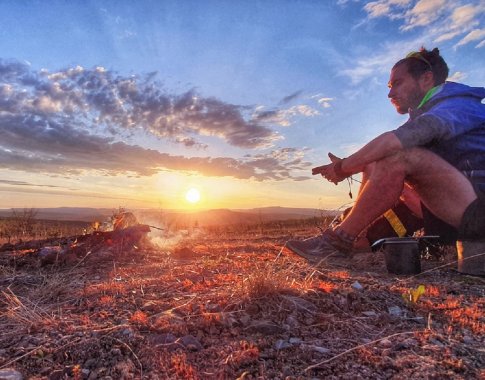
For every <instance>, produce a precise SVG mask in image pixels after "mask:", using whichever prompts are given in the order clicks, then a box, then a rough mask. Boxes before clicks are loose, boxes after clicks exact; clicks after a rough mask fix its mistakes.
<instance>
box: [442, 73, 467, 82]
mask: <svg viewBox="0 0 485 380" xmlns="http://www.w3.org/2000/svg"><path fill="white" fill-rule="evenodd" d="M467 76H468V75H467V74H465V73H462V72H460V71H456V72H455V73H453V75H451V76H449V77H448V78H447V80H448V81H451V82H462V81H463V80H464V79H466V77H467Z"/></svg>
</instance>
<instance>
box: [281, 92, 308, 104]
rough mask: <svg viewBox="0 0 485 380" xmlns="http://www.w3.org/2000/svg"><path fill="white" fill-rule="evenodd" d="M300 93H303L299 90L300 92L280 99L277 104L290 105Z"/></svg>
mask: <svg viewBox="0 0 485 380" xmlns="http://www.w3.org/2000/svg"><path fill="white" fill-rule="evenodd" d="M302 92H303V91H301V90H300V91H297V92H295V93H293V94H291V95H288V96H285V97H284V98H283V99H281V101H280V103H279V104H281V105H283V104H288V103H290V102H291V101H293V100H295V99H297V98H298V97H299V96H300V95H301V93H302Z"/></svg>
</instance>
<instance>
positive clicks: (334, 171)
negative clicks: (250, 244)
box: [312, 153, 352, 184]
mask: <svg viewBox="0 0 485 380" xmlns="http://www.w3.org/2000/svg"><path fill="white" fill-rule="evenodd" d="M328 157H329V158H330V161H332V162H331V163H330V164H328V165H322V166H317V167H316V168H313V169H312V174H313V175H316V174H321V175H322V177H324V178H325V179H326V180H328V181H330V182H333V183H334V184H337V183H339V182H341V181H343V180H344V179H345V178H347V177H350V176H351V175H352V173H346V172H344V171H343V170H342V161H343V160H342V159H341V158H339V157H337V156H335V155H333V154H332V153H328Z"/></svg>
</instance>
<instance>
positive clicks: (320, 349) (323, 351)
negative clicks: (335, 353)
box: [305, 344, 330, 354]
mask: <svg viewBox="0 0 485 380" xmlns="http://www.w3.org/2000/svg"><path fill="white" fill-rule="evenodd" d="M305 347H306V348H308V349H309V350H312V351H316V352H319V353H321V354H329V353H330V350H329V349H328V348H325V347H320V346H314V345H312V344H308V345H305Z"/></svg>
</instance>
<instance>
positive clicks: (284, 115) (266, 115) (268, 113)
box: [252, 104, 320, 127]
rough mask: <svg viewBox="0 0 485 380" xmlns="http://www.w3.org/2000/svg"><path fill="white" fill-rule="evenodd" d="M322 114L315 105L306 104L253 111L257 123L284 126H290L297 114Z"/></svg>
mask: <svg viewBox="0 0 485 380" xmlns="http://www.w3.org/2000/svg"><path fill="white" fill-rule="evenodd" d="M317 115H320V112H318V111H317V110H316V109H314V108H313V107H310V106H309V105H306V104H300V105H296V106H292V107H290V108H287V109H272V110H265V107H261V106H260V107H258V108H256V110H255V112H254V113H253V116H252V118H253V120H254V121H255V122H257V123H264V124H266V123H268V124H276V125H279V126H282V127H289V126H290V125H291V124H292V119H293V118H294V117H297V116H304V117H313V116H317Z"/></svg>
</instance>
